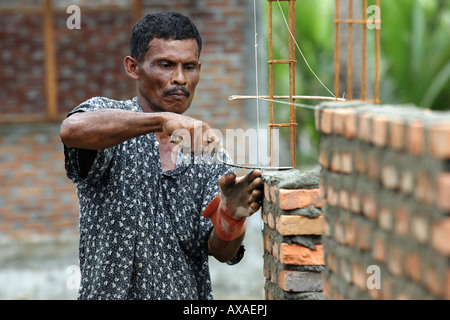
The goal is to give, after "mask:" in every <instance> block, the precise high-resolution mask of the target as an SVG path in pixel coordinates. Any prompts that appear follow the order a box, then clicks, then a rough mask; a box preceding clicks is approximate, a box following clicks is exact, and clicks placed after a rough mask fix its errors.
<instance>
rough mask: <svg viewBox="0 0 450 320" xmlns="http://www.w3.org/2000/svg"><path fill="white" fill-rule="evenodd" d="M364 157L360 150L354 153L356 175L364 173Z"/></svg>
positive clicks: (365, 166)
mask: <svg viewBox="0 0 450 320" xmlns="http://www.w3.org/2000/svg"><path fill="white" fill-rule="evenodd" d="M366 168H367V165H366V155H365V153H364V152H363V151H362V150H356V151H355V169H356V171H358V173H361V174H365V173H366Z"/></svg>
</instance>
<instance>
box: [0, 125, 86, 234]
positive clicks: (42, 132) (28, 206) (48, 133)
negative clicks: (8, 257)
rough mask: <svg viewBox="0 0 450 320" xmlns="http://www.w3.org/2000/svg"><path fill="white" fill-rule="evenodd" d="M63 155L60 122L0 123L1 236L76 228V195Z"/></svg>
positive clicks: (52, 232) (58, 232)
mask: <svg viewBox="0 0 450 320" xmlns="http://www.w3.org/2000/svg"><path fill="white" fill-rule="evenodd" d="M63 159H64V154H63V151H62V145H61V140H60V139H59V125H52V124H35V125H27V126H18V125H3V126H0V181H1V183H0V235H1V238H5V237H8V238H29V237H31V236H57V235H61V234H62V235H69V234H72V235H73V234H76V233H77V230H78V202H77V195H76V191H75V186H74V185H73V183H72V182H71V181H70V180H68V179H67V178H66V176H65V170H64V160H63Z"/></svg>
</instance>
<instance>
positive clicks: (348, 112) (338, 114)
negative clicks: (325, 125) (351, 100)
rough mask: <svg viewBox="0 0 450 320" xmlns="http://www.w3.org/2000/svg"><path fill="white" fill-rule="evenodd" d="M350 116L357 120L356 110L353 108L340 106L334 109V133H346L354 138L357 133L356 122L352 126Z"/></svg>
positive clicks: (348, 136)
mask: <svg viewBox="0 0 450 320" xmlns="http://www.w3.org/2000/svg"><path fill="white" fill-rule="evenodd" d="M349 118H352V119H353V121H355V110H354V109H353V108H340V109H336V110H334V114H333V124H334V125H333V127H334V133H336V134H339V135H345V136H346V138H347V139H352V138H353V137H354V135H355V124H353V127H352V123H351V122H350V121H348V119H349ZM347 127H348V128H347Z"/></svg>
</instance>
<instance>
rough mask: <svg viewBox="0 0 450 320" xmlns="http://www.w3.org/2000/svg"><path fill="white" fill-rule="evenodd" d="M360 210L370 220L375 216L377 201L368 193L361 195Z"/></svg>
mask: <svg viewBox="0 0 450 320" xmlns="http://www.w3.org/2000/svg"><path fill="white" fill-rule="evenodd" d="M362 212H363V214H364V215H365V216H366V217H368V218H370V219H372V220H375V219H376V218H377V201H376V199H375V198H374V197H372V196H369V195H365V196H364V197H363V202H362Z"/></svg>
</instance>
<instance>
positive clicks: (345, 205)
mask: <svg viewBox="0 0 450 320" xmlns="http://www.w3.org/2000/svg"><path fill="white" fill-rule="evenodd" d="M339 206H340V207H341V208H342V209H345V210H348V209H350V199H349V195H348V191H347V190H345V189H342V190H341V191H339Z"/></svg>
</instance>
